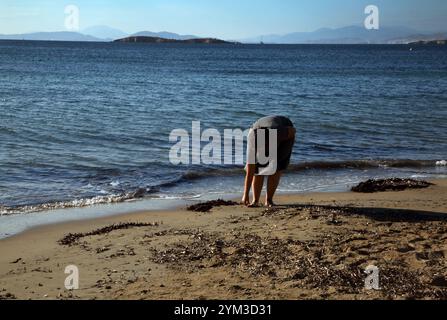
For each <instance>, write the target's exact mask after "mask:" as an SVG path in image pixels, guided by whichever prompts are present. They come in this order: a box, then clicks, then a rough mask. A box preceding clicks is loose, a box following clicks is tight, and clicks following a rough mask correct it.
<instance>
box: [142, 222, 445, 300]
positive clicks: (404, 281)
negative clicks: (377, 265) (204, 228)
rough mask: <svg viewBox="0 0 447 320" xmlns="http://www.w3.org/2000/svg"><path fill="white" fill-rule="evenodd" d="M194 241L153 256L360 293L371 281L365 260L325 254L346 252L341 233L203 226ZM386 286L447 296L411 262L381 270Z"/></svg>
mask: <svg viewBox="0 0 447 320" xmlns="http://www.w3.org/2000/svg"><path fill="white" fill-rule="evenodd" d="M190 238H191V241H188V242H182V243H177V244H174V245H171V246H169V247H168V248H166V249H165V250H156V249H155V248H152V249H151V252H152V259H153V261H154V262H156V263H159V264H167V265H168V266H170V267H172V268H176V269H178V268H179V269H186V270H189V271H193V270H197V269H203V268H210V267H211V268H216V267H231V268H232V269H233V270H234V271H235V272H238V273H241V272H242V274H244V273H248V274H249V275H250V277H261V276H264V277H268V278H270V279H271V280H273V281H277V282H294V283H295V285H296V286H298V287H301V288H308V289H322V290H325V289H328V288H329V287H336V288H337V290H338V291H339V292H340V293H347V294H359V293H361V292H362V291H363V290H364V286H365V282H364V281H365V276H366V275H365V271H364V270H365V266H364V265H363V264H364V261H358V262H352V263H350V264H347V265H344V266H341V265H336V264H334V263H333V261H330V260H327V259H325V257H326V256H328V255H334V254H340V252H341V250H342V249H343V248H342V242H341V241H336V239H335V238H326V239H322V241H318V242H316V241H306V242H301V241H296V240H290V239H289V240H283V239H277V238H263V237H260V236H258V235H254V234H240V233H233V234H232V237H230V238H222V236H221V235H219V234H208V233H203V232H200V231H197V232H196V233H193V234H192V235H191V237H190ZM380 277H381V287H382V290H383V291H384V292H386V293H387V294H389V295H390V296H391V297H398V296H402V295H405V296H407V297H409V298H427V297H431V298H437V299H445V298H446V297H447V291H446V290H442V289H441V290H439V289H432V288H429V287H427V286H426V285H424V284H423V283H422V282H421V281H420V280H419V279H420V277H419V274H417V273H415V272H411V271H408V268H407V267H406V266H405V265H401V264H396V265H390V266H387V267H386V268H383V269H381V270H380Z"/></svg>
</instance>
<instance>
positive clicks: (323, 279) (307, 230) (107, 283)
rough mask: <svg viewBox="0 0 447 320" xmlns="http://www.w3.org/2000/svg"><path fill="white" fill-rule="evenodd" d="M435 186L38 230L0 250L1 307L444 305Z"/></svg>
mask: <svg viewBox="0 0 447 320" xmlns="http://www.w3.org/2000/svg"><path fill="white" fill-rule="evenodd" d="M433 182H434V183H435V184H436V185H434V186H431V187H429V188H428V189H422V190H409V191H402V192H384V193H375V194H356V193H351V192H346V193H322V194H307V195H290V196H281V197H279V198H278V203H279V204H280V206H279V207H277V208H275V209H265V208H256V209H247V208H245V207H242V206H231V207H221V208H215V209H213V210H212V211H211V212H209V213H195V212H188V211H186V210H184V209H179V210H176V211H169V212H140V213H133V214H126V215H121V216H114V217H109V218H101V219H97V220H88V221H81V222H72V223H64V224H58V225H51V226H45V227H40V228H36V229H33V230H29V231H27V232H25V233H22V234H20V235H17V236H14V237H11V238H8V239H4V240H1V241H0V252H1V255H0V299H2V298H6V299H11V298H17V299H377V298H378V299H447V260H446V255H447V180H438V181H433ZM119 223H141V225H118V226H115V227H110V226H111V225H112V224H119ZM104 227H106V228H104ZM101 228H104V229H101ZM69 233H72V234H76V233H79V234H77V235H74V236H71V237H68V238H65V240H66V241H65V242H64V243H65V244H62V243H60V240H61V239H63V238H64V237H66V236H67V234H69ZM67 265H76V266H77V267H78V268H79V272H80V288H79V290H74V291H68V290H66V289H65V288H64V280H65V277H66V276H67V275H66V274H64V270H65V267H66V266H67ZM368 265H375V266H377V267H378V268H379V270H380V274H379V275H380V278H379V281H380V287H381V290H377V291H376V290H366V289H365V287H364V279H365V277H366V274H365V273H364V270H365V268H366V267H367V266H368Z"/></svg>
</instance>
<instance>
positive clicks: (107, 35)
mask: <svg viewBox="0 0 447 320" xmlns="http://www.w3.org/2000/svg"><path fill="white" fill-rule="evenodd" d="M82 33H83V34H86V35H89V36H92V37H95V38H99V39H107V40H110V41H112V40H115V39H120V38H124V37H127V36H129V34H127V33H125V32H124V31H121V30H118V29H115V28H111V27H108V26H92V27H88V28H86V29H84V30H82Z"/></svg>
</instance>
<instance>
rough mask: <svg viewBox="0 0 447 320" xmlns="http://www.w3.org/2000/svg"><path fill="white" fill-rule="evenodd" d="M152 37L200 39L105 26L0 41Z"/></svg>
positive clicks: (0, 36)
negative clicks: (126, 30)
mask: <svg viewBox="0 0 447 320" xmlns="http://www.w3.org/2000/svg"><path fill="white" fill-rule="evenodd" d="M130 36H132V37H154V38H163V39H172V40H189V39H197V38H200V37H198V36H195V35H181V34H177V33H173V32H166V31H162V32H151V31H140V32H137V33H134V34H128V33H126V32H124V31H121V30H118V29H114V28H111V27H107V26H93V27H89V28H86V29H83V30H82V31H81V32H68V31H59V32H34V33H24V34H8V35H6V34H0V40H42V41H99V42H104V41H113V40H117V39H122V38H126V37H130Z"/></svg>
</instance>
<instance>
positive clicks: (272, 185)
mask: <svg viewBox="0 0 447 320" xmlns="http://www.w3.org/2000/svg"><path fill="white" fill-rule="evenodd" d="M280 180H281V172H280V171H278V172H276V173H275V174H274V175H273V176H270V177H269V178H268V181H267V196H266V198H265V205H266V206H267V207H272V206H274V203H273V197H274V196H275V192H276V189H278V186H279V181H280Z"/></svg>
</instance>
